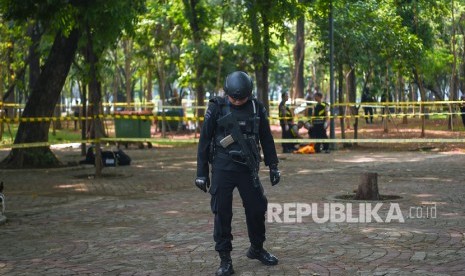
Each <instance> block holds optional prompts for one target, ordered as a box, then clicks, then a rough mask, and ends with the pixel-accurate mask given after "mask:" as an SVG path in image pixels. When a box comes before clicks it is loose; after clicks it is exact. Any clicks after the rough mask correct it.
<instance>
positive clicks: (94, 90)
mask: <svg viewBox="0 0 465 276" xmlns="http://www.w3.org/2000/svg"><path fill="white" fill-rule="evenodd" d="M93 43H94V41H93V37H92V33H91V30H90V27H89V25H88V24H87V49H86V62H87V63H88V65H89V80H90V81H89V98H90V104H91V106H90V108H89V111H90V112H89V116H90V117H92V123H91V138H93V139H96V142H95V178H100V177H101V176H102V169H103V162H102V150H101V147H100V138H102V137H103V133H104V131H103V123H102V121H101V119H100V115H101V112H100V103H101V101H102V93H101V85H100V83H99V81H98V80H97V68H96V67H97V63H98V57H97V55H96V54H95V52H94V47H93Z"/></svg>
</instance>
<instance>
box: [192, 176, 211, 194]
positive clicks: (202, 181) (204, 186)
mask: <svg viewBox="0 0 465 276" xmlns="http://www.w3.org/2000/svg"><path fill="white" fill-rule="evenodd" d="M195 186H197V187H198V188H199V189H200V190H202V191H204V192H207V190H208V189H209V188H210V178H209V177H205V176H198V177H197V178H196V179H195Z"/></svg>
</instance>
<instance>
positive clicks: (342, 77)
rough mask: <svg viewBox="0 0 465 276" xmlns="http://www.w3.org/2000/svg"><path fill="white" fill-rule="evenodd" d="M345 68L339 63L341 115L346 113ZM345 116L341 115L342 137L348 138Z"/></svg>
mask: <svg viewBox="0 0 465 276" xmlns="http://www.w3.org/2000/svg"><path fill="white" fill-rule="evenodd" d="M343 70H344V68H343V66H342V64H339V65H338V98H339V116H341V115H342V114H345V106H343V105H342V103H344V89H343V82H344V71H343ZM344 119H345V116H341V117H340V119H339V123H340V124H341V138H342V139H345V138H346V130H345V121H344Z"/></svg>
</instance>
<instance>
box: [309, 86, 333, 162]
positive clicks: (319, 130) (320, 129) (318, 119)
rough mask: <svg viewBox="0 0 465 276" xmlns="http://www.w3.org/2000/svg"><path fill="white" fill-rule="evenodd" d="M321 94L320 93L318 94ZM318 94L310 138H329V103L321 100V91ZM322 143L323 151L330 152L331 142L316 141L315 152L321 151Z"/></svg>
mask: <svg viewBox="0 0 465 276" xmlns="http://www.w3.org/2000/svg"><path fill="white" fill-rule="evenodd" d="M318 94H319V95H318ZM317 95H318V96H316V97H315V99H316V100H317V104H316V106H315V108H314V109H313V119H312V127H311V128H310V130H309V135H310V138H315V139H328V135H327V133H326V129H327V128H328V123H327V121H326V120H327V115H328V114H327V111H326V109H327V107H328V105H327V104H326V103H324V102H322V101H321V99H322V96H321V94H320V93H317ZM321 144H323V151H324V152H325V153H329V143H315V152H316V153H319V152H321Z"/></svg>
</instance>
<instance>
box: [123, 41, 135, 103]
mask: <svg viewBox="0 0 465 276" xmlns="http://www.w3.org/2000/svg"><path fill="white" fill-rule="evenodd" d="M123 50H124V75H125V78H126V83H125V88H126V104H127V106H126V110H132V106H131V104H132V101H133V100H132V89H131V88H132V82H131V79H132V78H131V61H132V41H130V40H127V39H124V40H123Z"/></svg>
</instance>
